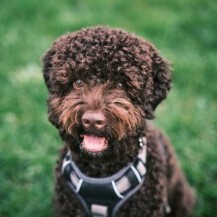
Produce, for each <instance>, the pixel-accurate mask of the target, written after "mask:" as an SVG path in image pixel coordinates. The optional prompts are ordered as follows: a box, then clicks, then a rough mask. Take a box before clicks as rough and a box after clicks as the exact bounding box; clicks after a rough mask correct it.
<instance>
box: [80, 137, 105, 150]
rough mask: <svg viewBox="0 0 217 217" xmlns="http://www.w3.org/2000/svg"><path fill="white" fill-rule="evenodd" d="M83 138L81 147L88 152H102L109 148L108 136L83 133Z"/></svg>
mask: <svg viewBox="0 0 217 217" xmlns="http://www.w3.org/2000/svg"><path fill="white" fill-rule="evenodd" d="M81 138H82V141H81V148H82V149H84V150H86V151H88V152H91V153H100V152H102V151H104V150H106V149H107V148H108V139H107V138H106V137H99V136H95V135H87V134H83V135H81Z"/></svg>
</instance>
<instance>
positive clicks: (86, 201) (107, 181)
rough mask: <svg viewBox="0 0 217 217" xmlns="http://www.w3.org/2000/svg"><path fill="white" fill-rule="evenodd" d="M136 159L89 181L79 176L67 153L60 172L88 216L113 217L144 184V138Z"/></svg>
mask: <svg viewBox="0 0 217 217" xmlns="http://www.w3.org/2000/svg"><path fill="white" fill-rule="evenodd" d="M139 145H140V146H141V149H140V152H139V154H138V156H137V159H136V160H135V161H134V162H132V163H130V164H129V165H127V166H126V167H124V168H123V169H121V170H120V171H118V172H117V173H115V174H114V175H112V176H109V177H105V178H92V177H89V176H86V175H85V174H83V173H82V172H81V171H80V169H79V168H78V167H77V165H76V164H75V162H74V161H73V159H72V156H71V153H70V152H68V153H67V154H66V156H65V158H64V160H63V165H62V169H61V172H62V174H63V175H64V177H65V178H66V180H67V182H68V185H69V187H70V188H71V189H72V191H73V192H74V193H75V194H76V195H77V197H78V199H79V200H80V201H81V203H82V204H83V206H84V208H85V211H86V214H87V216H88V217H92V216H94V217H95V216H97V217H98V216H99V217H115V216H116V214H117V212H118V210H119V208H120V207H121V206H122V205H123V204H124V202H126V201H127V200H128V199H129V198H130V197H131V196H132V195H133V194H134V193H136V191H138V189H139V188H140V187H141V185H142V184H143V182H144V179H145V174H146V167H145V163H146V139H145V138H140V139H139Z"/></svg>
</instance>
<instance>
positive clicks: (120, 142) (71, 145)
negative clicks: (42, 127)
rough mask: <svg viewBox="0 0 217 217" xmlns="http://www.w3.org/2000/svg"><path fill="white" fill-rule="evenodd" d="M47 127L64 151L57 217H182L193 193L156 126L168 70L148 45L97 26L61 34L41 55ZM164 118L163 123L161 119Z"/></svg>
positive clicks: (56, 198)
mask: <svg viewBox="0 0 217 217" xmlns="http://www.w3.org/2000/svg"><path fill="white" fill-rule="evenodd" d="M43 73H44V80H45V84H46V86H47V88H48V93H49V97H48V116H49V121H50V122H51V123H52V124H53V125H54V126H55V127H56V128H57V129H58V131H59V133H60V136H61V138H62V140H63V141H64V145H63V147H62V149H61V153H60V156H59V160H58V163H57V167H56V182H55V196H54V208H55V215H56V216H58V217H81V216H82V217H83V216H102V217H106V216H107V217H110V216H112V217H114V216H118V217H134V216H135V217H163V216H171V217H187V216H190V215H191V213H192V209H193V206H194V193H193V190H192V189H191V188H190V186H189V184H188V183H187V181H186V178H185V177H184V175H183V172H182V171H181V169H180V167H179V165H178V163H177V160H176V156H175V154H174V151H173V148H172V146H171V144H170V142H169V141H168V139H167V138H166V137H165V136H164V135H163V134H162V133H161V132H160V131H159V130H158V129H156V128H155V127H154V126H152V125H151V124H150V121H147V120H150V119H153V118H154V117H155V114H154V111H155V109H156V107H157V106H158V104H159V103H160V102H161V101H162V100H163V99H165V98H166V96H167V93H168V91H169V90H170V87H171V70H170V66H169V63H168V61H167V60H165V59H164V58H163V57H162V56H161V55H160V54H159V52H158V51H157V49H156V48H155V47H154V46H153V45H152V44H151V43H150V42H148V41H147V40H145V39H142V38H141V37H138V36H136V35H134V34H132V33H128V32H126V31H124V30H121V29H115V28H110V27H106V26H96V27H90V28H86V29H82V30H80V31H77V32H72V33H69V34H66V35H63V36H62V37H60V38H59V39H57V40H56V41H55V42H54V43H53V45H52V47H51V48H50V49H49V50H48V51H47V52H46V54H45V55H44V57H43ZM165 118H166V117H165Z"/></svg>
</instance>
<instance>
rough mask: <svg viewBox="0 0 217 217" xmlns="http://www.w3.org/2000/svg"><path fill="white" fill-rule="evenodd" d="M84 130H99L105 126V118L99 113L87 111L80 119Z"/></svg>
mask: <svg viewBox="0 0 217 217" xmlns="http://www.w3.org/2000/svg"><path fill="white" fill-rule="evenodd" d="M81 121H82V124H83V126H84V127H85V128H90V127H95V128H97V129H100V128H102V127H104V126H105V124H106V117H105V115H104V114H103V113H102V112H101V111H92V110H87V111H86V112H85V113H84V114H83V115H82V118H81Z"/></svg>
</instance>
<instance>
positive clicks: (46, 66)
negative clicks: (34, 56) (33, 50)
mask: <svg viewBox="0 0 217 217" xmlns="http://www.w3.org/2000/svg"><path fill="white" fill-rule="evenodd" d="M54 55H55V51H54V50H53V49H50V50H48V51H47V52H46V53H45V54H44V56H43V57H42V63H43V69H42V70H43V76H44V81H45V84H46V86H47V88H48V90H50V88H51V80H50V79H51V73H52V70H51V68H52V61H51V60H52V58H53V56H54Z"/></svg>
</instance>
